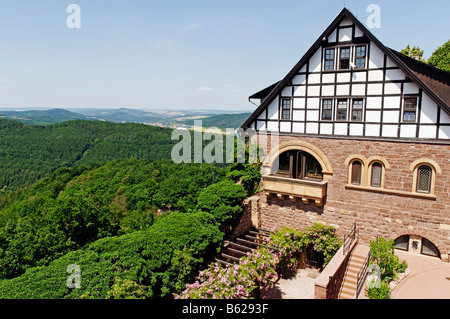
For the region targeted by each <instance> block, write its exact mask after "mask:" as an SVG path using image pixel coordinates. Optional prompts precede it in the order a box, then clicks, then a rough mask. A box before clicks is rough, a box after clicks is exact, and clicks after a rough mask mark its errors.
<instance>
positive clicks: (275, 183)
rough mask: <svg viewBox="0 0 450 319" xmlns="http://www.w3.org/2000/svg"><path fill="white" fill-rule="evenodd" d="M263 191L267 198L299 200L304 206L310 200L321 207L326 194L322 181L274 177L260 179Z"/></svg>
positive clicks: (267, 176) (268, 176) (325, 183)
mask: <svg viewBox="0 0 450 319" xmlns="http://www.w3.org/2000/svg"><path fill="white" fill-rule="evenodd" d="M262 182H263V190H264V192H265V193H266V195H267V196H269V197H270V196H272V195H275V196H277V197H278V198H280V199H284V198H289V199H290V200H291V201H296V200H297V198H298V199H301V200H302V202H303V203H304V204H308V203H309V201H310V200H312V201H314V203H315V204H316V205H317V206H322V205H323V201H324V199H325V196H326V192H327V182H326V181H322V180H320V181H319V180H306V179H305V180H302V179H293V178H287V177H280V176H275V175H266V176H263V177H262Z"/></svg>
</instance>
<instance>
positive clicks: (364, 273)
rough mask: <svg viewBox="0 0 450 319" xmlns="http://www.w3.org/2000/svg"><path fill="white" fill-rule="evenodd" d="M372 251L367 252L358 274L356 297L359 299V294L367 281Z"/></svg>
mask: <svg viewBox="0 0 450 319" xmlns="http://www.w3.org/2000/svg"><path fill="white" fill-rule="evenodd" d="M370 256H371V255H370V252H369V253H368V254H367V257H366V259H365V260H364V263H363V266H362V268H361V269H360V270H359V272H358V276H357V277H356V299H358V296H359V294H360V293H361V289H362V287H363V285H364V282H365V281H366V277H367V268H368V267H369V260H370Z"/></svg>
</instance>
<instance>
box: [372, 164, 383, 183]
mask: <svg viewBox="0 0 450 319" xmlns="http://www.w3.org/2000/svg"><path fill="white" fill-rule="evenodd" d="M382 180H383V165H382V164H381V163H379V162H375V163H373V164H372V165H371V178H370V186H372V187H378V188H380V187H381V186H382Z"/></svg>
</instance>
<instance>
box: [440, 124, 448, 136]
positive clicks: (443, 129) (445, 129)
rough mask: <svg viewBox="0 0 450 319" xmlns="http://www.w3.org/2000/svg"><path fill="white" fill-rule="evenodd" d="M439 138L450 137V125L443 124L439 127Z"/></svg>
mask: <svg viewBox="0 0 450 319" xmlns="http://www.w3.org/2000/svg"><path fill="white" fill-rule="evenodd" d="M439 138H442V139H448V138H450V126H441V127H440V128H439Z"/></svg>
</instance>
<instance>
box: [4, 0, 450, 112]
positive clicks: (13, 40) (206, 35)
mask: <svg viewBox="0 0 450 319" xmlns="http://www.w3.org/2000/svg"><path fill="white" fill-rule="evenodd" d="M72 3H74V4H77V5H79V7H80V9H81V28H80V29H69V28H68V27H67V25H66V19H67V18H68V17H69V15H70V13H67V12H66V9H67V7H68V6H69V5H70V4H72ZM372 3H375V4H377V5H379V7H380V8H381V28H379V29H371V31H372V33H373V34H374V35H375V36H377V37H378V39H379V40H381V42H383V43H384V44H385V45H387V46H389V47H391V48H393V49H396V50H401V49H403V48H404V47H406V45H407V44H411V45H418V46H420V47H421V49H423V50H424V51H425V57H426V58H428V57H429V56H430V55H431V53H432V52H433V51H434V50H435V49H436V48H437V47H438V46H440V45H442V44H443V43H445V42H446V41H447V40H449V39H450V34H449V30H450V22H449V21H450V20H449V19H448V12H450V1H446V0H442V1H441V0H439V1H431V0H430V1H426V2H425V1H411V0H410V1H407V0H395V1H392V0H391V1H384V0H383V1H377V0H371V1H364V0H345V1H344V0H314V1H300V0H297V1H293V0H277V1H273V0H272V1H268V0H221V1H219V0H207V1H206V0H183V1H181V0H165V1H162V0H161V1H154V0H127V1H125V0H120V1H119V0H107V1H106V0H70V1H64V0H2V1H1V2H0V96H1V99H0V108H37V107H48V108H53V107H62V108H85V107H93V108H94V107H95V108H116V107H130V108H140V109H189V108H195V109H227V110H236V111H239V110H243V111H248V110H253V109H254V108H255V107H254V106H253V105H252V104H250V103H249V102H248V96H249V95H251V94H253V93H255V92H256V91H259V90H260V89H262V88H264V87H266V86H268V85H270V84H272V83H274V82H276V81H278V80H280V79H281V78H282V77H283V76H284V75H285V74H286V73H287V72H288V71H289V70H290V69H291V68H292V67H293V66H294V64H295V63H296V62H297V61H298V60H299V59H300V58H301V57H302V56H303V54H304V53H305V52H306V51H307V50H308V49H309V47H310V46H311V45H312V44H313V43H314V42H315V40H316V39H317V38H318V36H319V35H320V34H321V33H322V32H323V31H324V30H325V28H326V27H327V26H328V25H329V24H330V23H331V22H332V20H333V19H334V18H335V17H336V16H337V15H338V14H339V12H340V11H341V10H342V8H343V7H344V4H345V6H346V7H347V8H348V9H349V10H350V11H352V12H353V13H354V14H355V15H356V16H357V17H358V19H359V20H360V21H361V22H362V23H363V24H365V25H366V21H367V18H368V17H369V15H370V13H368V12H367V6H368V5H369V4H372Z"/></svg>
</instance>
